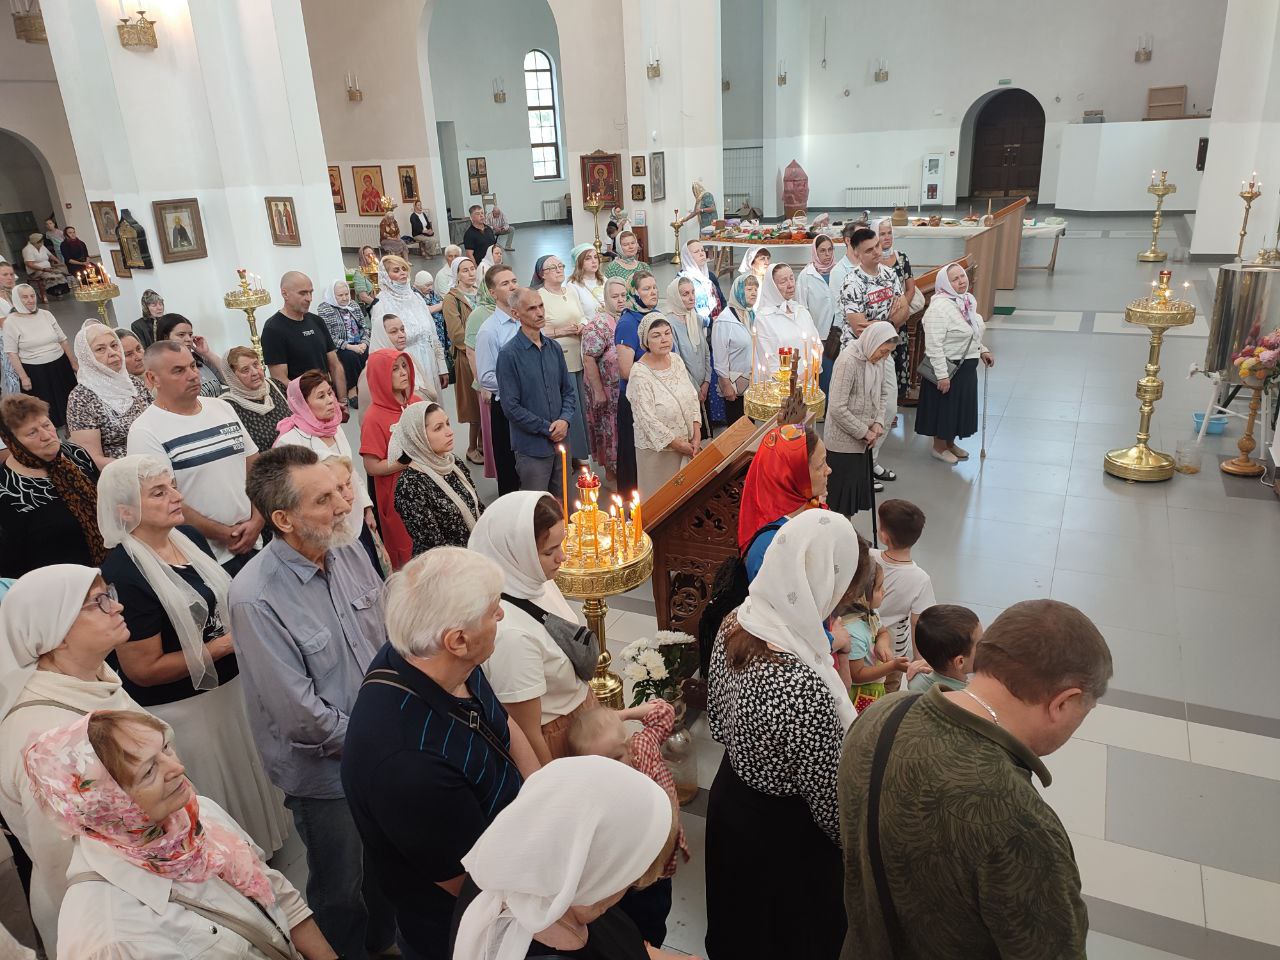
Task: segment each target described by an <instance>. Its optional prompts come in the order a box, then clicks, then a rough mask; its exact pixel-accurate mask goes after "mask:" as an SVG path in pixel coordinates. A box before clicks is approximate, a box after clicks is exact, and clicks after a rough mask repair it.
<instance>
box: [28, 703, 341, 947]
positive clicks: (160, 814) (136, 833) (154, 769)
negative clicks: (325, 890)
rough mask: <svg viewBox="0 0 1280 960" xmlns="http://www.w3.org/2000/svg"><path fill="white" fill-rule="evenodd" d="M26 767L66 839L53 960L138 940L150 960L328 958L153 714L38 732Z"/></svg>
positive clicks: (113, 714)
mask: <svg viewBox="0 0 1280 960" xmlns="http://www.w3.org/2000/svg"><path fill="white" fill-rule="evenodd" d="M24 763H25V767H26V772H27V776H28V777H29V778H30V780H31V788H32V792H33V793H34V795H35V797H36V800H37V801H38V802H39V804H40V806H41V807H42V808H43V809H44V811H45V812H46V814H47V815H48V816H49V817H50V818H51V819H52V820H54V821H55V822H56V823H57V824H58V826H59V829H60V830H61V831H62V832H63V833H66V834H69V835H70V836H71V837H72V838H73V853H72V856H71V869H70V871H69V874H68V886H67V894H66V896H65V897H64V898H63V901H62V910H61V915H60V919H59V923H58V956H59V957H61V958H64V960H81V958H85V960H87V958H90V957H110V956H124V955H126V954H129V953H131V952H132V950H133V949H135V948H136V947H137V945H138V944H141V943H145V944H146V945H147V950H148V951H149V953H148V955H150V956H157V957H159V956H173V957H176V956H193V955H194V954H195V953H202V954H203V955H210V956H226V957H231V956H236V957H267V958H275V957H281V956H285V957H288V956H295V955H296V954H295V952H294V951H296V953H297V954H300V955H301V956H302V957H304V958H306V960H327V958H331V957H334V956H336V954H335V953H334V952H333V949H332V948H331V947H330V946H329V944H328V942H327V941H326V940H325V938H324V935H323V934H322V933H321V932H320V928H319V926H318V925H317V924H316V921H315V919H314V918H313V917H312V915H311V910H310V908H308V907H307V905H306V903H305V902H304V901H303V899H302V896H301V895H300V894H299V893H298V891H297V890H296V889H294V887H293V885H292V884H290V883H289V881H288V880H286V879H285V877H284V875H283V874H281V873H278V872H277V871H275V870H272V869H270V868H269V867H267V865H266V863H265V862H264V861H263V856H262V851H261V850H259V849H258V848H257V847H255V846H254V845H253V842H252V841H251V840H250V839H249V837H248V835H247V834H246V833H245V832H244V831H243V830H241V829H240V827H239V826H237V824H236V822H235V821H234V820H232V819H231V817H230V816H228V815H227V813H226V812H225V811H224V810H223V809H222V808H221V807H219V806H218V805H217V804H216V803H214V802H213V801H212V800H209V799H207V798H205V797H200V796H197V795H196V792H195V789H194V788H193V787H192V785H191V781H189V780H188V779H187V778H186V773H185V770H184V768H183V766H182V761H181V760H180V759H179V758H178V756H177V755H176V754H175V753H174V751H173V746H172V744H171V743H170V740H169V733H168V728H167V727H166V726H165V725H164V724H163V723H161V722H160V721H159V720H157V719H156V718H155V717H152V716H150V715H149V714H145V713H135V712H132V711H123V710H98V711H94V712H92V713H89V714H86V715H85V716H83V717H79V718H77V719H76V720H75V721H74V722H72V723H69V724H67V725H65V726H62V727H57V728H55V729H53V730H50V731H48V732H47V733H45V734H43V735H41V736H40V737H39V738H38V739H36V740H35V741H34V742H33V743H32V744H31V745H30V746H29V747H28V748H27V750H26V753H25V757H24ZM285 931H288V932H287V933H285ZM204 951H208V953H207V954H205V953H204Z"/></svg>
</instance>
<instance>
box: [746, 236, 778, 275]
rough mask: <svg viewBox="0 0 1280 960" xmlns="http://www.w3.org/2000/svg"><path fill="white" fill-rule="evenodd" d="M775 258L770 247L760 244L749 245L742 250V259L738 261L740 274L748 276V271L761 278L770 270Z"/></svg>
mask: <svg viewBox="0 0 1280 960" xmlns="http://www.w3.org/2000/svg"><path fill="white" fill-rule="evenodd" d="M772 260H773V254H771V253H770V252H769V248H768V247H762V246H760V245H759V244H756V245H755V246H751V247H747V249H746V250H744V251H743V252H742V260H741V261H740V262H739V263H738V275H739V276H746V275H747V274H748V273H749V274H751V275H752V276H753V277H755V278H756V279H757V280H760V279H762V278H763V277H764V275H765V274H766V273H767V272H768V270H769V263H770V262H771V261H772Z"/></svg>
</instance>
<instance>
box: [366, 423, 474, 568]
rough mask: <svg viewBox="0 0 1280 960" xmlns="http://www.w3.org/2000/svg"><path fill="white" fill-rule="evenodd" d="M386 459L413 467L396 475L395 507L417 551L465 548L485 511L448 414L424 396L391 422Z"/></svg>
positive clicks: (415, 551) (414, 550)
mask: <svg viewBox="0 0 1280 960" xmlns="http://www.w3.org/2000/svg"><path fill="white" fill-rule="evenodd" d="M387 459H388V460H389V461H391V462H392V463H403V464H405V465H406V466H407V467H408V469H407V470H401V471H400V474H399V476H397V477H396V495H395V506H396V512H397V513H399V514H400V519H401V520H402V521H404V528H405V530H407V531H408V532H409V537H410V538H411V539H412V540H413V555H414V556H415V557H416V556H417V555H418V554H420V553H426V552H427V551H428V550H431V549H432V548H434V547H446V546H448V547H465V546H466V545H467V540H468V539H469V538H470V537H471V531H472V530H473V529H475V525H476V521H477V520H479V519H480V514H481V513H482V512H483V511H484V504H482V503H481V502H480V496H479V494H477V493H476V488H475V485H474V484H472V482H471V474H469V473H468V472H467V467H466V465H465V464H464V463H463V462H462V461H461V460H459V459H458V458H457V456H455V455H454V452H453V428H452V427H451V426H450V425H449V414H447V413H446V412H445V410H444V407H442V406H440V405H439V404H438V403H426V402H425V401H421V400H419V401H418V402H417V403H411V404H409V406H407V407H405V408H404V412H403V413H402V414H400V420H399V421H398V422H397V423H395V424H394V425H393V426H392V427H391V444H390V446H389V447H388V449H387Z"/></svg>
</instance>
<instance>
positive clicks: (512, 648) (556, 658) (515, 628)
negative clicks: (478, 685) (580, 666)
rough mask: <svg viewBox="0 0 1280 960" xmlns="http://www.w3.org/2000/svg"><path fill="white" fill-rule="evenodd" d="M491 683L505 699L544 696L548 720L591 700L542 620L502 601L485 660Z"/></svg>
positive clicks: (544, 719) (544, 714)
mask: <svg viewBox="0 0 1280 960" xmlns="http://www.w3.org/2000/svg"><path fill="white" fill-rule="evenodd" d="M484 675H485V676H486V677H487V678H488V680H489V686H491V687H493V692H494V693H495V694H496V695H497V697H498V699H499V700H500V701H502V702H503V703H523V702H524V701H525V700H532V699H533V698H534V697H541V698H542V704H541V706H542V721H541V722H542V723H543V724H544V725H545V724H548V723H550V722H551V721H552V720H555V719H556V718H557V717H563V716H565V715H566V714H569V713H572V712H573V711H574V710H575V709H576V708H577V707H578V705H579V704H581V703H582V701H583V700H585V699H587V689H588V688H587V685H586V684H585V683H583V682H582V681H581V680H579V679H578V675H577V674H576V673H574V672H573V664H572V663H570V662H569V658H568V657H567V656H566V655H565V653H564V651H563V650H561V649H560V647H559V646H557V645H556V642H555V641H554V640H552V639H551V637H550V635H548V633H547V631H546V630H544V629H543V627H542V624H541V623H539V622H538V621H537V620H535V619H533V617H531V616H530V615H529V614H527V613H525V612H524V611H523V610H521V609H520V608H519V607H517V606H515V605H514V604H511V603H508V602H507V601H506V600H503V601H502V621H501V622H500V623H499V624H498V639H497V642H496V643H495V644H494V647H493V656H491V657H490V658H489V659H488V660H486V661H485V663H484Z"/></svg>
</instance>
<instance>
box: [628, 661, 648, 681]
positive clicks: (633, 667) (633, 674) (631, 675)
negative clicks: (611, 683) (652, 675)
mask: <svg viewBox="0 0 1280 960" xmlns="http://www.w3.org/2000/svg"><path fill="white" fill-rule="evenodd" d="M626 672H627V679H628V680H630V681H631V682H632V683H639V682H640V681H641V680H648V679H649V671H647V670H645V668H644V667H642V666H640V664H638V663H633V664H630V665H629V666H628V667H627V671H626Z"/></svg>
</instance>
